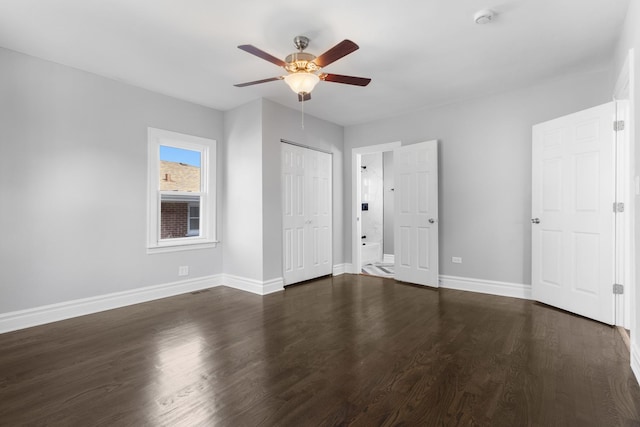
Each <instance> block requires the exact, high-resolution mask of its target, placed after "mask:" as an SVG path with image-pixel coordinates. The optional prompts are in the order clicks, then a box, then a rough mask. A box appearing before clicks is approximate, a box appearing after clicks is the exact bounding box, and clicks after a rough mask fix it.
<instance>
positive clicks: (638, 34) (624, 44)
mask: <svg viewBox="0 0 640 427" xmlns="http://www.w3.org/2000/svg"><path fill="white" fill-rule="evenodd" d="M639 22H640V4H639V2H637V1H631V2H629V11H628V13H627V17H626V20H625V23H624V26H623V27H622V32H621V37H620V40H619V42H618V45H617V46H616V54H615V58H614V71H613V73H612V75H613V76H614V79H615V78H617V76H618V74H619V73H620V71H621V69H622V66H623V63H624V60H625V57H626V56H627V53H628V51H629V49H631V48H633V49H634V56H635V60H634V63H633V65H634V75H633V76H632V77H631V79H632V81H633V82H634V83H635V88H634V91H635V93H634V94H633V100H632V103H633V108H634V111H632V114H633V119H632V127H631V138H632V141H633V142H632V144H633V147H634V158H635V173H634V175H636V176H637V175H640V132H638V131H637V129H638V126H640V88H639V87H638V84H640V31H638V23H639ZM614 83H615V80H614V81H612V82H611V85H612V86H613V84H614ZM632 188H633V187H632ZM634 226H635V239H634V240H635V248H636V272H635V273H636V274H635V276H636V277H635V280H636V283H635V292H633V293H631V295H633V294H635V298H634V300H632V302H631V304H632V307H631V312H632V313H634V312H635V316H633V315H632V319H631V321H632V324H631V345H632V349H631V351H632V360H635V374H636V377H637V378H638V379H639V380H640V340H639V339H638V334H639V333H640V261H639V259H638V255H639V254H640V196H638V195H636V196H635V221H634ZM634 317H635V319H634Z"/></svg>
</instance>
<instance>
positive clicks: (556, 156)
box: [531, 103, 615, 324]
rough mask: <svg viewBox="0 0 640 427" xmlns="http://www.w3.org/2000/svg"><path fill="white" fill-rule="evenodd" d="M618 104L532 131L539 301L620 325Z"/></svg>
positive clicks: (534, 290)
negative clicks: (616, 302) (616, 289)
mask: <svg viewBox="0 0 640 427" xmlns="http://www.w3.org/2000/svg"><path fill="white" fill-rule="evenodd" d="M613 120H614V109H613V103H609V104H605V105H601V106H599V107H594V108H590V109H588V110H584V111H580V112H578V113H574V114H571V115H568V116H564V117H560V118H558V119H555V120H551V121H549V122H545V123H541V124H538V125H535V126H534V127H533V145H532V147H533V156H532V157H533V165H532V171H533V177H532V186H533V187H532V195H533V199H532V217H531V218H532V224H531V233H532V235H531V241H532V249H531V252H532V269H531V270H532V278H531V287H532V294H533V298H534V299H535V300H537V301H540V302H543V303H545V304H549V305H553V306H555V307H559V308H562V309H563V310H567V311H571V312H573V313H576V314H580V315H582V316H586V317H590V318H592V319H595V320H599V321H601V322H604V323H608V324H613V320H614V319H613V293H612V285H613V279H614V270H613V265H614V259H613V249H614V241H613V232H614V216H615V214H614V212H613V202H614V200H615V194H614V188H615V187H614V156H613V155H614V131H613Z"/></svg>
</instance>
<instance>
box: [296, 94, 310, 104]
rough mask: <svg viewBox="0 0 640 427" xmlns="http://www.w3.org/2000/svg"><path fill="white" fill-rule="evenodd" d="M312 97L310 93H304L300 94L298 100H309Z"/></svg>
mask: <svg viewBox="0 0 640 427" xmlns="http://www.w3.org/2000/svg"><path fill="white" fill-rule="evenodd" d="M310 99H311V94H310V93H305V94H304V95H302V94H300V93H299V94H298V102H302V101H308V100H310Z"/></svg>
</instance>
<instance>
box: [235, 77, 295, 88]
mask: <svg viewBox="0 0 640 427" xmlns="http://www.w3.org/2000/svg"><path fill="white" fill-rule="evenodd" d="M282 79H284V77H282V76H278V77H271V78H269V79H262V80H255V81H252V82H246V83H238V84H235V85H234V86H235V87H245V86H252V85H257V84H260V83H267V82H275V81H276V80H282Z"/></svg>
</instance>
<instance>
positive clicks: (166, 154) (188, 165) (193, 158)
mask: <svg viewBox="0 0 640 427" xmlns="http://www.w3.org/2000/svg"><path fill="white" fill-rule="evenodd" d="M201 157H202V153H201V152H200V151H194V150H187V149H185V148H176V147H171V146H168V145H161V146H160V190H161V191H171V190H173V191H195V192H199V191H200V190H201V184H200V182H201V181H200V164H201Z"/></svg>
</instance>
